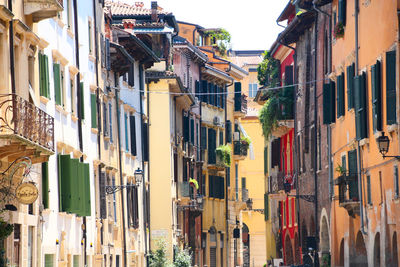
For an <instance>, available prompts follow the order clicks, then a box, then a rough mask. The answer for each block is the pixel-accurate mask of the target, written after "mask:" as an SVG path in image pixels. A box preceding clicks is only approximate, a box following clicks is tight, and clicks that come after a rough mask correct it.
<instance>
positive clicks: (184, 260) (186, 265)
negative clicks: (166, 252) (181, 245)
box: [174, 249, 192, 267]
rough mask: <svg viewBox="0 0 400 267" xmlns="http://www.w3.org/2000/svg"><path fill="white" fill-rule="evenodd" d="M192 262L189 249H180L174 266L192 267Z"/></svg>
mask: <svg viewBox="0 0 400 267" xmlns="http://www.w3.org/2000/svg"><path fill="white" fill-rule="evenodd" d="M191 263H192V254H191V253H190V251H189V249H183V250H181V249H179V250H178V252H177V253H176V254H175V261H174V267H190V265H191Z"/></svg>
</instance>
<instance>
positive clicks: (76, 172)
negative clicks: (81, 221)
mask: <svg viewBox="0 0 400 267" xmlns="http://www.w3.org/2000/svg"><path fill="white" fill-rule="evenodd" d="M69 166H70V168H71V170H70V182H71V187H70V188H71V208H70V210H69V212H71V213H76V214H77V215H79V216H82V206H81V204H82V200H81V196H82V189H81V188H82V187H83V186H84V184H83V183H82V181H81V180H82V178H83V177H82V176H83V170H82V168H81V163H80V162H79V159H70V165H69Z"/></svg>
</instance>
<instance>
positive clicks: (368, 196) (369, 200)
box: [367, 175, 372, 204]
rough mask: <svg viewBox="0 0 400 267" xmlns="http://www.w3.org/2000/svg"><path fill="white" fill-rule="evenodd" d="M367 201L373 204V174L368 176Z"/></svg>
mask: <svg viewBox="0 0 400 267" xmlns="http://www.w3.org/2000/svg"><path fill="white" fill-rule="evenodd" d="M367 202H368V204H372V196H371V176H370V175H368V176H367Z"/></svg>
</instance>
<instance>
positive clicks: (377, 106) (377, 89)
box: [371, 61, 382, 132]
mask: <svg viewBox="0 0 400 267" xmlns="http://www.w3.org/2000/svg"><path fill="white" fill-rule="evenodd" d="M381 91H382V87H381V63H380V62H379V61H377V62H376V64H375V65H372V66H371V93H372V94H371V95H372V125H373V130H374V132H376V131H382V98H381Z"/></svg>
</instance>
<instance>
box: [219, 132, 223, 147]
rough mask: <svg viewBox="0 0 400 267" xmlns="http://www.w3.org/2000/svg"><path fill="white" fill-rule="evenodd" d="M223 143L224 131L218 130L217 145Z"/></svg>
mask: <svg viewBox="0 0 400 267" xmlns="http://www.w3.org/2000/svg"><path fill="white" fill-rule="evenodd" d="M223 144H224V133H223V132H222V131H220V132H219V145H220V146H222V145H223Z"/></svg>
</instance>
